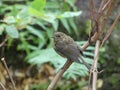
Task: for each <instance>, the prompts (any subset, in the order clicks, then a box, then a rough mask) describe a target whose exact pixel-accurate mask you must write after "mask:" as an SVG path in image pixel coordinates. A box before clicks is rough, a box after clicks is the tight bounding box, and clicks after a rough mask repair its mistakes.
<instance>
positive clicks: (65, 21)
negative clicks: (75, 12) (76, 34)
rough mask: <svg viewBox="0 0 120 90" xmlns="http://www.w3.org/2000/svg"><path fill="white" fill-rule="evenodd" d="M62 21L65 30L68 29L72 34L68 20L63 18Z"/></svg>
mask: <svg viewBox="0 0 120 90" xmlns="http://www.w3.org/2000/svg"><path fill="white" fill-rule="evenodd" d="M60 20H61V22H62V24H63V26H64V27H65V29H66V30H67V31H68V32H69V33H71V31H70V27H69V25H68V22H67V20H66V19H65V18H62V19H60Z"/></svg>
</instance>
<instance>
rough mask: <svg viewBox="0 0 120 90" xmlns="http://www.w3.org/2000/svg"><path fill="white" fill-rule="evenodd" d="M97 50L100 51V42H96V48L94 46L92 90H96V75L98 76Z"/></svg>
mask: <svg viewBox="0 0 120 90" xmlns="http://www.w3.org/2000/svg"><path fill="white" fill-rule="evenodd" d="M99 49H100V41H99V40H97V42H96V46H95V56H94V64H93V80H92V81H93V82H92V90H96V84H97V74H98V71H97V64H98V56H99Z"/></svg>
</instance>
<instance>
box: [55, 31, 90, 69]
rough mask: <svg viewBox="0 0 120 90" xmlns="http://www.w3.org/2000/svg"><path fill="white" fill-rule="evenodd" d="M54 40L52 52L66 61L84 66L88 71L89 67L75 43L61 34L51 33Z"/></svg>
mask: <svg viewBox="0 0 120 90" xmlns="http://www.w3.org/2000/svg"><path fill="white" fill-rule="evenodd" d="M53 38H54V46H53V47H54V50H55V51H56V52H57V53H58V54H59V55H60V56H62V57H65V58H67V59H68V60H71V61H73V62H74V61H75V62H77V63H81V64H84V65H85V66H86V67H87V69H88V70H90V65H89V64H88V63H87V62H85V61H84V60H83V58H82V56H84V54H83V52H82V49H81V48H80V47H79V46H78V45H77V43H76V42H75V41H74V40H73V39H72V38H71V37H70V36H68V35H66V34H65V33H63V32H58V31H55V32H54V33H53Z"/></svg>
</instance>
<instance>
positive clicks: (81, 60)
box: [79, 57, 91, 70]
mask: <svg viewBox="0 0 120 90" xmlns="http://www.w3.org/2000/svg"><path fill="white" fill-rule="evenodd" d="M79 59H80V60H79V61H80V63H83V64H84V65H85V66H86V67H87V69H88V70H90V68H91V66H90V65H89V64H88V63H87V62H85V61H84V60H83V58H82V57H80V58H79Z"/></svg>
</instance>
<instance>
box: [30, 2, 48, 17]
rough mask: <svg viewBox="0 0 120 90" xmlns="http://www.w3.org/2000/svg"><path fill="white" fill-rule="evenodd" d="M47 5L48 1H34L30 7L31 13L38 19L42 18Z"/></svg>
mask: <svg viewBox="0 0 120 90" xmlns="http://www.w3.org/2000/svg"><path fill="white" fill-rule="evenodd" d="M45 5H46V0H34V1H33V2H32V3H31V5H30V7H29V13H30V14H32V15H35V16H37V17H42V16H43V15H44V13H43V12H44V7H45Z"/></svg>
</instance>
